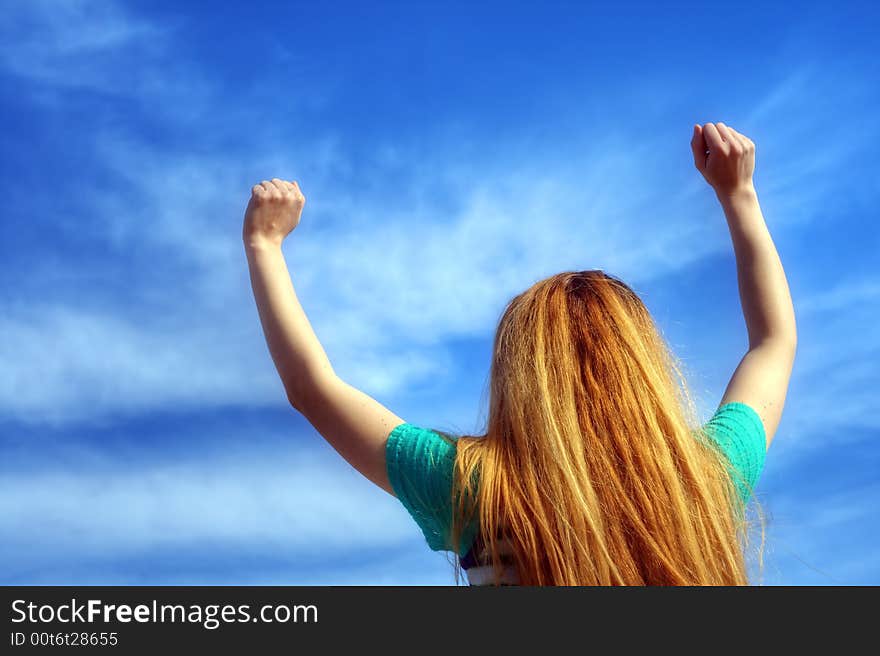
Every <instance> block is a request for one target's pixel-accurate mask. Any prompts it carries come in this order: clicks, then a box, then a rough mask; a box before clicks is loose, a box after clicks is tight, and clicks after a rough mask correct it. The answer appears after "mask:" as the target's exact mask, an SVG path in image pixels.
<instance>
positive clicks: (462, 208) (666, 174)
mask: <svg viewBox="0 0 880 656" xmlns="http://www.w3.org/2000/svg"><path fill="white" fill-rule="evenodd" d="M28 7H29V8H27V9H23V8H19V9H17V10H16V12H17V13H16V16H15V18H16V20H17V21H18V23H17V24H19V25H20V26H28V25H30V26H31V27H33V26H36V27H37V28H38V29H31V30H28V29H21V30H19V31H20V34H17V35H16V36H15V39H14V40H12V41H9V42H8V43H7V44H6V46H3V47H0V63H2V65H3V66H4V67H5V68H6V69H7V70H8V71H13V72H16V73H17V74H19V75H22V76H26V77H28V78H29V79H33V80H43V81H45V82H47V83H51V84H54V85H58V86H60V87H64V85H66V84H80V85H83V86H86V87H89V88H92V89H94V90H108V89H116V90H119V91H120V92H123V91H124V90H125V89H131V88H133V87H132V86H131V85H128V86H126V85H124V84H121V82H120V79H119V77H118V76H119V75H120V74H121V73H120V71H122V70H123V69H124V68H125V65H126V64H125V61H126V57H127V56H129V55H130V58H131V59H133V60H136V62H137V66H141V67H143V68H142V69H136V71H135V72H137V70H147V71H149V75H148V77H149V76H154V75H155V76H156V77H155V79H157V80H173V79H175V78H174V74H173V73H170V72H169V71H172V70H177V71H185V72H186V75H185V77H186V80H187V82H186V84H187V85H188V86H189V87H190V88H191V89H200V88H201V89H205V90H211V91H210V94H214V93H217V90H215V89H212V84H211V72H210V71H207V70H202V69H199V68H198V67H195V66H188V65H187V62H186V59H185V58H184V57H181V56H179V55H180V54H181V53H180V52H178V50H179V48H178V46H179V45H180V44H179V43H178V42H179V40H180V39H179V35H178V34H177V32H176V29H175V27H174V26H173V25H172V26H171V27H168V26H167V25H161V26H157V25H155V24H152V23H150V22H148V21H146V20H145V19H143V18H140V17H138V16H135V15H132V14H130V13H129V12H128V11H127V10H126V9H125V8H124V6H122V5H117V4H112V3H96V2H87V1H85V0H84V1H83V2H79V3H73V4H70V5H66V7H67V8H66V9H64V10H62V11H60V12H56V11H54V9H53V7H54V5H52V6H51V7H50V5H49V4H47V3H35V4H33V5H28ZM44 37H45V38H44ZM44 43H48V44H49V47H46V48H43V46H42V45H41V44H44ZM289 54H290V56H296V55H295V53H289ZM110 55H113V56H110ZM116 55H119V56H118V57H117V56H116ZM172 55H175V61H176V62H178V64H179V65H178V66H175V67H174V68H173V69H171V68H168V67H167V65H166V64H168V62H169V61H170V60H169V57H171V56H172ZM284 56H287V55H284ZM80 61H81V62H82V71H80V70H79V68H78V66H79V64H77V62H80ZM23 62H24V63H23ZM169 75H170V77H169ZM136 77H137V76H136ZM182 79H183V78H182ZM190 79H191V81H192V84H191V85H189V80H190ZM815 81H816V72H815V71H814V70H813V69H811V68H805V69H803V70H801V69H797V70H795V71H793V72H792V73H790V74H789V76H788V77H785V78H782V79H781V81H780V85H779V87H778V88H775V89H770V90H769V91H768V94H767V96H766V98H764V99H763V100H762V99H758V102H757V105H756V107H757V109H756V110H755V112H754V113H753V114H752V115H751V116H750V120H752V121H755V122H759V121H765V122H771V119H773V117H774V116H777V115H783V114H786V115H788V114H789V112H788V111H787V110H789V109H791V108H794V107H796V106H797V105H798V103H799V102H801V100H802V98H803V93H804V90H805V89H806V88H810V89H812V88H814V86H811V85H812V83H813V82H815ZM808 83H809V84H808ZM134 88H137V85H134ZM838 92H841V91H840V90H838ZM146 93H158V94H161V93H163V91H162V90H161V89H158V87H151V90H150V91H148V92H146ZM207 93H208V92H207V91H206V94H207ZM210 94H208V95H205V96H204V97H203V98H202V100H199V99H198V98H199V94H198V93H196V94H194V95H193V96H192V97H190V98H188V99H187V102H185V103H182V104H181V105H178V106H183V107H190V108H194V109H193V111H200V110H199V109H198V108H199V107H201V106H203V105H204V102H205V101H206V99H207V98H208V97H209V95H210ZM211 97H213V96H211ZM242 102H243V101H242ZM224 108H225V109H224V111H228V112H230V113H231V115H235V113H236V111H238V110H237V109H236V103H235V101H233V100H230V101H229V102H228V103H225V104H224ZM184 113H185V112H184ZM179 118H180V115H178V114H175V115H173V116H171V115H169V116H167V117H166V119H167V120H169V121H173V120H178V119H179ZM813 119H814V120H815V116H814V117H813ZM805 120H807V119H803V120H800V119H799V120H798V121H789V120H788V119H786V121H787V122H785V123H784V124H780V125H779V131H778V132H768V133H767V134H765V135H762V136H761V138H760V139H759V143H760V149H761V152H762V155H761V157H764V155H763V153H767V154H768V160H770V161H771V162H772V163H768V164H767V165H765V167H766V170H767V172H766V173H765V174H762V175H763V180H764V183H765V187H764V188H766V193H764V194H763V195H762V200H763V201H764V203H765V204H766V205H767V206H768V208H770V209H771V210H772V211H767V215H768V217H770V218H771V220H772V222H773V223H774V224H775V225H786V224H789V225H793V224H796V223H797V222H799V221H803V220H807V219H808V218H810V217H811V216H813V215H814V214H810V212H808V211H806V209H807V208H808V206H809V205H810V203H813V204H815V202H814V201H815V194H818V193H825V192H826V191H827V189H826V187H824V186H823V185H821V184H816V183H815V181H816V179H817V178H818V177H821V176H822V175H826V174H830V173H831V172H832V171H833V170H834V169H835V167H837V166H838V165H839V164H840V163H841V162H842V161H845V160H846V158H847V157H849V156H850V155H851V153H852V152H853V149H856V148H858V147H859V145H858V144H856V143H855V142H853V141H852V140H849V141H847V140H835V141H834V144H835V145H834V147H833V148H827V147H823V148H816V147H815V144H809V147H808V148H800V149H798V148H796V147H794V145H793V144H794V143H796V140H792V139H791V138H792V136H797V135H796V134H794V133H792V132H791V130H795V132H797V131H798V130H800V131H801V132H802V131H803V130H804V129H805V128H806V127H808V126H807V125H806V124H804V121H805ZM288 125H289V123H288ZM792 125H793V126H795V127H794V128H792V127H791V126H792ZM786 126H789V127H786ZM594 127H595V129H594V130H590V132H589V133H585V134H582V135H572V136H571V139H572V141H577V140H581V141H583V143H584V147H583V149H582V150H580V151H579V152H580V154H579V155H577V156H569V157H567V158H565V159H560V158H559V157H558V155H557V153H555V152H554V147H553V145H552V143H551V144H547V145H544V146H540V145H538V146H536V143H540V142H539V140H537V139H534V138H532V136H531V135H529V134H527V133H524V134H523V137H522V138H521V140H512V141H510V142H507V143H497V144H488V145H487V148H486V151H485V152H486V154H485V155H483V156H480V157H474V156H473V151H472V150H470V149H469V146H468V144H466V143H464V142H462V143H458V142H456V139H455V138H454V134H447V137H448V138H447V139H445V140H443V141H440V140H438V142H437V145H436V147H435V148H434V149H433V151H432V152H425V151H424V150H422V149H418V148H416V147H414V146H411V145H410V144H407V143H403V142H390V141H385V142H383V143H379V144H376V146H375V148H373V149H372V151H371V152H370V154H369V155H368V156H367V158H366V159H363V158H361V159H359V160H357V161H355V160H354V156H353V153H352V152H351V151H349V150H348V149H347V148H346V146H345V142H344V139H343V136H342V135H341V133H325V132H315V133H308V134H305V133H292V132H291V133H288V132H285V129H284V128H279V127H277V126H276V128H275V129H273V131H272V132H271V134H270V133H259V132H255V134H254V138H253V143H252V144H251V146H250V148H249V149H248V151H247V152H230V150H229V149H228V148H227V149H225V150H223V151H221V152H218V151H209V153H208V154H195V153H193V152H189V151H183V152H181V151H173V149H168V148H166V147H157V146H154V145H152V144H150V143H148V142H147V141H145V140H143V139H141V138H137V137H134V136H132V135H130V134H127V133H125V132H120V131H112V132H111V131H100V132H97V133H96V134H95V136H94V147H95V150H94V153H92V154H93V155H94V157H95V159H96V160H97V161H100V162H103V163H104V165H105V166H106V169H107V171H108V175H109V176H110V177H111V179H112V184H109V185H107V186H106V187H105V188H98V187H97V186H96V187H94V188H82V189H78V190H77V197H78V203H79V204H80V205H81V206H82V207H83V208H85V210H86V211H87V212H88V214H89V215H90V216H91V217H93V220H92V221H90V222H81V223H73V222H71V223H70V225H71V226H72V227H73V229H75V230H77V231H78V232H79V233H82V232H87V231H90V230H91V231H92V233H91V236H92V238H93V239H94V240H96V241H100V242H104V243H109V244H110V245H112V247H113V248H114V249H115V251H116V252H123V253H124V252H125V251H126V250H129V249H134V248H142V247H144V246H145V245H147V246H152V247H154V248H156V250H157V252H160V251H162V252H164V253H166V254H167V256H168V258H169V260H170V259H172V258H173V259H174V261H175V264H179V263H181V262H182V263H184V264H185V265H186V271H187V273H181V275H186V276H187V279H186V280H185V281H181V288H184V287H185V288H187V289H189V290H191V293H190V294H189V295H188V296H186V297H185V298H184V295H183V294H180V293H179V294H168V293H167V291H166V290H165V289H160V288H158V286H157V285H158V284H159V283H157V282H156V278H155V276H152V275H151V274H150V272H148V271H138V270H135V271H132V272H131V274H130V280H129V281H127V282H128V284H129V286H130V287H131V289H132V290H137V291H138V292H139V293H140V294H141V295H143V296H146V297H149V298H153V299H158V300H157V301H156V303H157V307H155V308H151V310H153V311H156V310H158V311H160V312H161V315H162V320H161V321H149V320H147V319H146V318H145V312H144V311H142V310H139V309H137V308H131V307H130V306H128V305H125V306H122V305H120V306H117V307H112V306H107V305H106V303H104V304H103V305H102V304H101V303H99V302H98V301H97V300H96V299H93V298H91V297H92V296H93V295H94V292H93V291H92V290H90V289H88V288H84V287H83V286H82V285H74V284H73V283H71V287H70V289H68V290H66V296H65V298H69V299H73V298H76V299H77V300H76V302H69V301H67V302H65V301H58V302H57V304H55V305H46V304H43V303H40V304H36V303H29V302H28V303H25V302H20V303H18V304H17V305H15V306H14V307H10V308H9V309H8V312H7V313H6V314H5V316H4V319H3V320H2V321H3V323H2V324H0V328H2V330H3V331H4V335H5V337H6V339H5V340H4V343H3V346H2V347H0V348H2V349H3V350H2V354H3V356H4V359H5V365H6V366H5V369H4V373H3V374H0V411H2V412H6V413H8V414H11V415H13V416H15V417H16V418H19V419H23V420H26V421H47V420H49V421H55V422H61V421H74V420H77V419H82V418H84V417H85V416H86V414H87V413H92V414H101V413H105V412H114V411H148V410H150V409H151V408H160V407H164V406H168V405H174V404H190V403H208V404H226V403H252V404H259V403H271V402H272V401H271V400H272V399H275V398H277V393H278V392H277V391H278V385H279V384H278V382H277V381H275V380H273V376H274V371H273V369H272V366H271V362H270V361H269V359H268V354H267V353H266V352H265V347H264V345H263V344H262V336H261V335H260V333H259V325H258V323H257V321H256V316H255V312H254V308H253V300H252V299H251V297H250V290H249V281H248V278H247V272H246V263H245V260H244V256H243V251H242V247H241V242H240V229H241V215H242V212H243V209H244V205H245V203H246V200H247V195H248V190H249V188H250V186H251V185H252V184H253V183H254V182H256V181H257V180H258V179H261V178H268V177H273V176H275V175H280V176H281V177H287V178H297V179H299V180H300V182H301V184H302V186H303V189H304V190H305V192H306V196H307V198H308V202H307V205H306V210H305V213H304V217H303V223H302V225H301V226H300V228H298V229H297V231H296V232H295V233H294V235H292V237H291V238H290V240H289V241H288V243H287V244H286V245H285V252H286V254H287V256H288V263H289V265H290V269H291V271H292V274H293V276H294V280H295V283H296V284H297V289H298V292H299V294H300V297H301V298H302V300H303V303H304V306H305V308H306V311H307V312H308V313H309V316H310V318H311V320H312V323H313V325H314V326H315V328H316V330H317V332H318V334H319V337H320V338H321V339H322V341H323V342H324V345H325V347H326V348H327V351H328V353H329V354H330V355H331V358H332V359H333V361H334V364H335V366H336V368H337V370H338V371H339V372H340V373H341V374H343V375H345V376H346V378H348V379H349V380H350V381H351V382H352V383H353V384H355V385H358V386H359V387H362V388H364V389H365V390H366V391H368V392H371V393H374V394H393V393H394V392H395V391H397V390H400V389H403V388H405V386H407V385H408V384H410V383H411V382H412V381H414V380H418V379H420V378H421V379H425V378H427V377H431V376H437V375H440V374H442V372H444V371H448V370H449V368H450V367H451V364H452V360H453V357H454V356H453V354H452V353H451V352H450V351H449V350H448V349H447V347H446V343H447V341H448V340H450V339H452V338H456V337H461V336H473V335H479V336H487V335H490V334H491V332H492V331H493V329H494V325H495V322H496V320H497V317H498V316H499V314H500V312H501V310H502V309H503V306H504V304H505V303H506V302H507V300H508V299H509V298H510V297H511V296H512V295H514V294H515V293H518V292H519V291H520V290H522V289H524V288H525V287H527V286H528V285H529V284H531V283H532V282H534V281H535V280H537V279H539V278H541V277H544V276H546V275H550V274H552V273H555V272H557V271H560V270H564V269H582V268H603V269H606V270H608V271H611V272H613V273H615V274H617V275H620V276H621V277H623V278H624V279H626V280H627V281H629V282H630V283H632V284H633V285H634V286H635V287H637V288H638V286H639V284H640V283H643V282H647V281H649V280H651V279H652V278H654V277H656V276H659V275H662V274H664V273H670V272H674V271H677V270H681V269H683V268H685V267H687V266H688V265H689V264H691V263H693V262H695V261H697V260H699V259H700V258H702V257H705V256H707V255H711V254H713V253H717V252H724V251H726V250H729V249H730V244H729V237H728V235H727V232H726V228H725V227H724V224H723V217H722V216H721V213H720V211H719V209H718V208H717V207H716V206H715V204H714V199H713V198H712V197H711V193H710V192H709V190H708V189H707V188H706V187H705V184H704V183H703V181H702V180H701V179H699V176H698V175H697V173H696V172H695V171H693V169H692V165H691V163H690V161H689V160H690V152H689V149H688V146H687V143H681V144H678V145H677V146H676V145H674V144H673V143H672V142H671V141H670V139H669V138H668V137H667V136H665V135H664V133H662V132H658V133H656V134H655V135H654V136H651V137H645V135H644V134H642V135H640V139H638V140H633V139H632V135H626V134H623V133H621V132H619V131H617V130H615V129H612V128H609V129H607V130H606V129H603V126H594ZM795 128H796V129H795ZM826 145H827V144H826ZM676 147H677V148H678V149H679V150H678V151H676V152H677V154H676V155H675V156H673V155H672V154H671V153H672V152H673V149H674V148H676ZM572 152H573V151H572ZM676 158H677V159H676ZM673 162H674V164H673ZM804 176H806V177H804ZM827 177H828V179H831V178H832V177H833V176H830V175H827ZM107 187H109V191H108V190H107ZM670 189H675V190H678V191H670ZM793 190H796V191H797V193H793ZM811 194H813V195H812V196H811ZM811 211H812V212H813V213H815V207H813V208H812V209H811ZM76 266H77V267H78V269H79V270H82V269H83V268H87V267H88V266H90V265H89V264H87V263H85V262H78V263H76ZM157 266H159V267H160V268H161V266H162V264H161V262H159V263H157ZM33 275H34V276H39V275H40V267H39V264H37V265H35V267H34V274H33ZM53 282H54V283H57V277H56V278H53ZM164 283H165V281H164V280H163V281H162V284H164ZM163 298H165V299H166V300H164V301H163V300H162V299H163ZM90 300H91V301H92V302H87V301H90ZM50 336H52V337H53V340H52V343H53V347H52V349H51V350H49V349H47V347H46V344H47V343H48V342H47V340H48V339H49V337H50ZM242 381H248V384H247V385H242Z"/></svg>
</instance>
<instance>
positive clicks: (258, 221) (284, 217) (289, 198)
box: [242, 178, 306, 245]
mask: <svg viewBox="0 0 880 656" xmlns="http://www.w3.org/2000/svg"><path fill="white" fill-rule="evenodd" d="M305 203H306V197H305V196H303V194H302V192H301V191H300V189H299V185H298V184H297V183H296V181H295V180H294V181H292V182H287V181H286V180H281V179H280V178H272V180H271V181H269V180H263V181H262V182H261V183H260V184H257V185H254V186H253V187H252V188H251V198H250V201H249V202H248V206H247V209H246V210H245V213H244V227H243V228H242V238H243V239H244V241H245V242H246V243H254V242H262V243H267V242H268V243H270V244H275V245H281V242H282V241H284V238H285V237H287V235H289V234H290V233H291V232H292V231H293V229H294V228H296V226H297V225H299V218H300V215H301V214H302V210H303V205H305Z"/></svg>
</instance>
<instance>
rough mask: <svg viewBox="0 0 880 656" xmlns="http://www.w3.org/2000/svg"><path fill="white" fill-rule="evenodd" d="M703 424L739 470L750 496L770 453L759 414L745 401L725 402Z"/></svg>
mask: <svg viewBox="0 0 880 656" xmlns="http://www.w3.org/2000/svg"><path fill="white" fill-rule="evenodd" d="M703 428H704V429H705V431H706V434H707V435H708V437H710V438H711V439H712V440H713V441H714V442H715V443H716V444H717V445H718V446H719V447H720V448H721V450H722V451H723V452H724V455H725V456H727V459H728V460H729V461H730V463H731V466H732V467H733V468H734V470H736V472H738V473H739V474H740V476H741V478H742V479H743V480H741V481H738V483H739V484H740V490H741V492H742V493H743V496H745V497H748V495H749V494H750V493H751V490H752V489H753V488H754V486H755V484H756V483H757V481H758V478H759V477H760V475H761V471H762V470H763V468H764V462H765V459H766V454H767V437H766V433H765V432H764V424H763V422H762V421H761V418H760V416H758V413H757V412H756V411H755V409H754V408H752V407H751V406H750V405H748V404H746V403H740V402H730V403H725V404H723V405H721V406H720V407H719V408H718V409H717V410H716V411H715V414H714V415H713V416H712V418H711V419H709V421H708V422H706V424H705V425H704V427H703ZM743 483H744V484H745V485H742V484H743Z"/></svg>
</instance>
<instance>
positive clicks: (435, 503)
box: [385, 424, 455, 551]
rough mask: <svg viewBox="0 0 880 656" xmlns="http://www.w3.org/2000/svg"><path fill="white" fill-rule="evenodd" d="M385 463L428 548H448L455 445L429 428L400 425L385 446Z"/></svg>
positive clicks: (390, 477) (392, 484)
mask: <svg viewBox="0 0 880 656" xmlns="http://www.w3.org/2000/svg"><path fill="white" fill-rule="evenodd" d="M385 464H386V467H387V470H388V479H389V481H390V483H391V487H392V489H393V490H394V494H395V495H396V496H397V498H398V500H400V502H401V503H402V504H403V506H404V508H406V510H407V511H408V512H409V514H410V515H411V516H412V518H413V519H414V520H415V522H416V524H418V525H419V528H420V529H421V530H422V533H423V534H424V536H425V539H426V540H427V542H428V546H429V547H431V549H432V550H434V551H441V550H445V549H448V548H449V545H448V544H447V542H448V540H447V536H448V535H449V527H450V524H451V519H452V499H451V495H452V481H453V474H454V467H455V444H454V443H452V442H451V441H448V440H447V439H445V438H444V437H442V436H441V435H440V434H439V433H437V432H435V431H432V430H429V429H427V428H420V427H418V426H414V425H412V424H400V425H399V426H397V427H396V428H395V429H394V430H392V431H391V434H390V435H389V436H388V441H387V442H386V443H385Z"/></svg>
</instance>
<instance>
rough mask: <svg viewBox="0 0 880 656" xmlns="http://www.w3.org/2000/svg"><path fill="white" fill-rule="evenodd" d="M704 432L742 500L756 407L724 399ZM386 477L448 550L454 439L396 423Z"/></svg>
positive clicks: (466, 537)
mask: <svg viewBox="0 0 880 656" xmlns="http://www.w3.org/2000/svg"><path fill="white" fill-rule="evenodd" d="M704 428H705V429H706V434H707V435H708V436H709V437H710V438H712V439H713V440H714V441H715V443H716V444H717V445H718V446H719V447H720V448H721V450H722V452H723V453H724V454H725V455H726V456H727V459H728V460H729V461H730V464H731V470H732V472H731V473H732V475H733V477H734V481H735V483H736V486H737V489H738V490H739V493H740V497H741V498H742V499H743V501H744V502H747V501H748V500H749V497H750V495H751V490H752V489H754V486H755V484H756V483H757V482H758V477H759V476H760V475H761V471H762V470H763V468H764V457H765V455H766V451H767V438H766V435H765V433H764V424H763V422H762V421H761V418H760V417H759V416H758V413H757V412H755V410H754V409H752V407H751V406H748V405H746V404H745V403H738V402H733V403H725V404H724V405H722V406H721V407H720V408H718V410H717V412H716V413H715V414H714V415H713V417H712V418H711V419H710V420H709V421H708V422H707V423H706V425H705V426H704ZM385 460H386V467H387V469H388V478H389V480H390V482H391V487H392V488H393V489H394V493H395V494H396V495H397V498H398V499H399V500H400V502H401V503H402V504H403V506H404V507H405V508H406V509H407V511H408V512H409V514H410V515H411V516H412V518H413V519H414V520H415V521H416V524H418V525H419V528H420V529H421V530H422V533H423V534H424V536H425V539H426V540H427V542H428V546H429V547H430V548H431V549H432V550H433V551H451V550H452V549H451V545H450V544H449V543H448V540H449V530H450V524H451V520H452V500H451V494H452V481H453V472H454V465H455V444H454V443H450V442H449V441H447V440H446V439H444V438H443V437H442V436H441V435H440V434H439V433H437V432H436V431H433V430H430V429H427V428H421V427H419V426H414V425H413V424H400V425H399V426H397V427H396V428H395V429H394V430H392V431H391V434H390V435H389V436H388V441H387V442H386V444H385ZM478 529H479V526H478V524H477V523H476V522H473V523H471V524H470V525H469V526H468V528H467V530H465V531H464V533H463V535H462V537H461V542H460V544H459V551H458V555H459V556H464V555H465V554H466V553H467V552H468V550H469V549H470V547H471V545H472V543H473V541H474V539H475V538H476V536H477V533H478Z"/></svg>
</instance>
